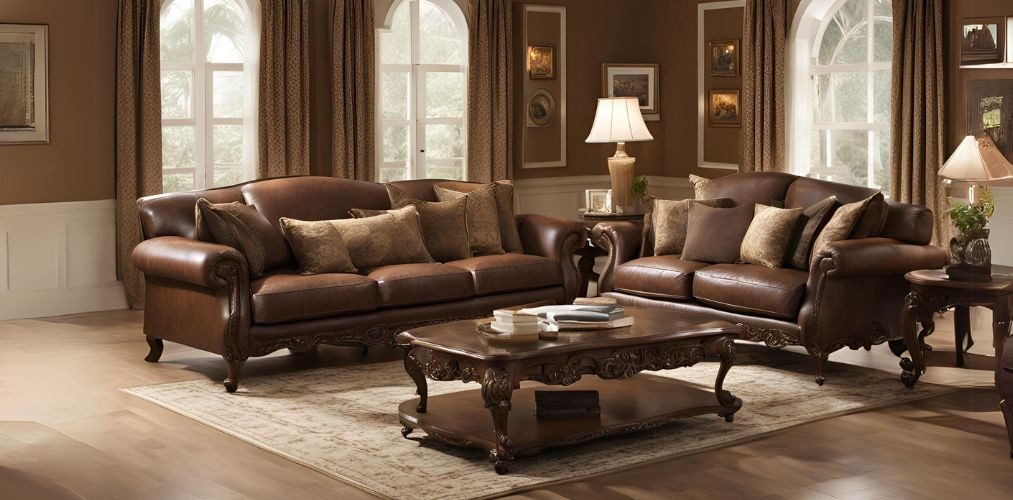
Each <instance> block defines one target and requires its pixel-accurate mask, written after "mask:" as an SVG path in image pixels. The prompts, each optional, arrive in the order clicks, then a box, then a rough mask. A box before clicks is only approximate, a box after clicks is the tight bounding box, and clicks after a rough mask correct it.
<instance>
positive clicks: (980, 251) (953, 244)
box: [946, 188, 995, 281]
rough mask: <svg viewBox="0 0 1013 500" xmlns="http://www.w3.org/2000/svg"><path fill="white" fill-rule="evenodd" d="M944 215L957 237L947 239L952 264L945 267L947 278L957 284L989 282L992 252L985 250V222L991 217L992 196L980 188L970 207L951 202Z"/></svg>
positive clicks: (985, 189)
mask: <svg viewBox="0 0 1013 500" xmlns="http://www.w3.org/2000/svg"><path fill="white" fill-rule="evenodd" d="M948 213H949V215H950V220H952V221H953V226H954V227H955V228H956V229H957V236H956V237H954V238H952V239H950V254H951V256H952V259H953V264H951V265H950V266H947V268H946V274H947V276H949V277H950V279H954V280H961V281H989V280H990V279H991V275H992V250H991V248H989V246H988V235H989V227H988V221H989V219H991V218H992V214H993V213H995V199H994V198H993V197H992V192H991V191H989V190H988V189H987V188H983V189H981V190H980V195H979V196H978V200H976V201H974V202H972V203H959V202H951V205H950V210H949V212H948Z"/></svg>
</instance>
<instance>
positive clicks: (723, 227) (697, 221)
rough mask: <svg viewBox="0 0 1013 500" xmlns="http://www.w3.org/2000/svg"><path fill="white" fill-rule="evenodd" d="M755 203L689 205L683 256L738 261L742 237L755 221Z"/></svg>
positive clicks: (698, 259) (706, 259) (701, 259)
mask: <svg viewBox="0 0 1013 500" xmlns="http://www.w3.org/2000/svg"><path fill="white" fill-rule="evenodd" d="M753 212H754V206H753V205H752V204H749V205H742V206H739V207H735V208H711V207H708V206H705V205H700V204H696V205H694V206H693V207H692V208H690V209H689V223H688V224H687V225H686V246H685V247H684V248H683V249H682V256H683V257H685V258H686V260H695V261H699V262H711V263H715V264H717V263H722V262H735V261H738V260H739V251H740V249H741V248H742V238H744V237H745V236H746V230H748V229H749V223H750V222H752V221H753Z"/></svg>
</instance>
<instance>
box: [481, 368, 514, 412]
mask: <svg viewBox="0 0 1013 500" xmlns="http://www.w3.org/2000/svg"><path fill="white" fill-rule="evenodd" d="M513 392H514V387H513V382H511V380H510V372H509V371H508V370H507V369H506V368H487V369H486V370H485V373H484V374H483V375H482V399H483V400H485V407H486V408H498V409H501V410H504V411H509V410H510V397H511V396H512V395H513Z"/></svg>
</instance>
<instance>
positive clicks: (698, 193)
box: [689, 174, 717, 200]
mask: <svg viewBox="0 0 1013 500" xmlns="http://www.w3.org/2000/svg"><path fill="white" fill-rule="evenodd" d="M689 183H690V184H692V185H693V195H694V197H695V198H696V199H698V200H708V199H711V198H717V196H715V193H713V192H712V191H713V189H712V187H711V185H712V184H713V183H714V181H713V180H712V179H708V178H706V177H700V176H699V175H694V174H689Z"/></svg>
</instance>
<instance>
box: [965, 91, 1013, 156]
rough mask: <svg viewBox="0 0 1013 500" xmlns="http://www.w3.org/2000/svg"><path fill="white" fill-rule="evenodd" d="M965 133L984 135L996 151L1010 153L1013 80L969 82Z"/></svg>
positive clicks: (1012, 143) (1011, 144)
mask: <svg viewBox="0 0 1013 500" xmlns="http://www.w3.org/2000/svg"><path fill="white" fill-rule="evenodd" d="M964 93H965V99H966V106H965V113H966V114H965V120H964V123H965V128H966V129H965V133H966V134H967V135H973V136H975V137H981V136H983V135H987V136H989V137H991V138H992V142H994V143H995V145H996V147H997V148H999V151H1002V153H1003V154H1005V155H1007V156H1009V154H1010V153H1013V80H1009V79H1007V80H971V81H969V82H967V86H966V87H965V90H964Z"/></svg>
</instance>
